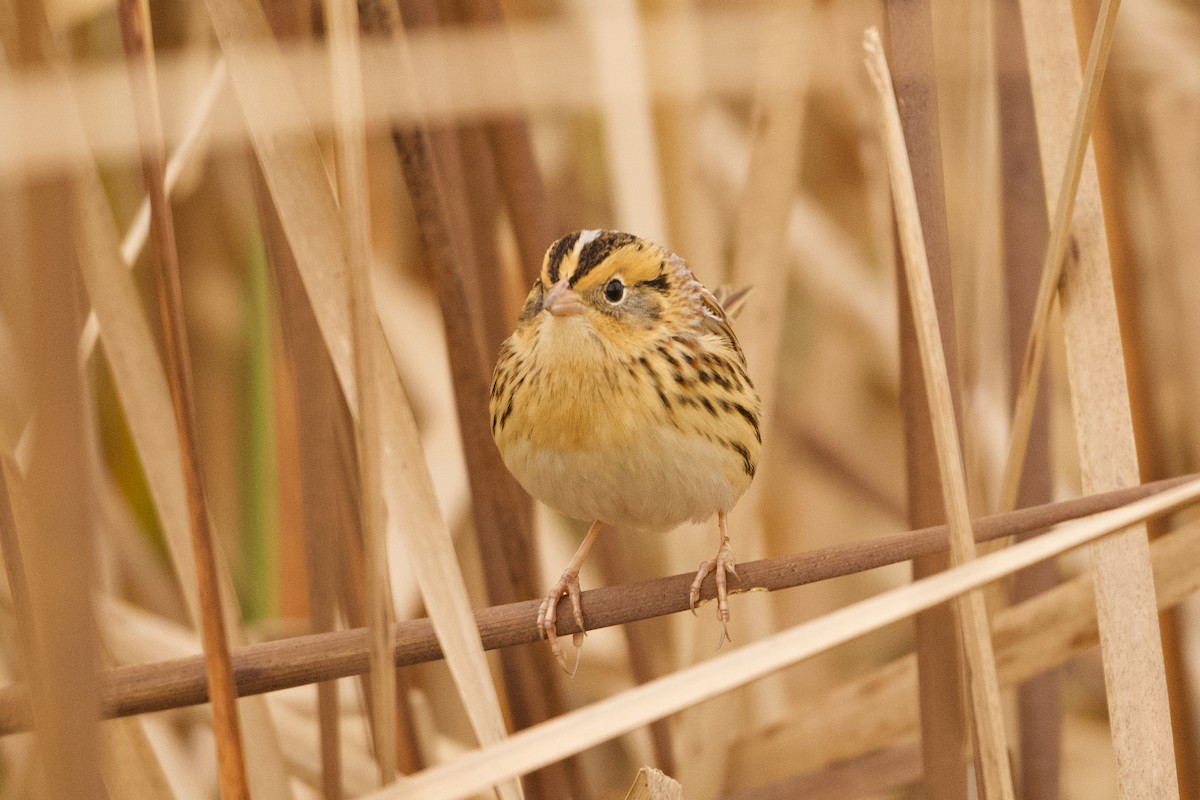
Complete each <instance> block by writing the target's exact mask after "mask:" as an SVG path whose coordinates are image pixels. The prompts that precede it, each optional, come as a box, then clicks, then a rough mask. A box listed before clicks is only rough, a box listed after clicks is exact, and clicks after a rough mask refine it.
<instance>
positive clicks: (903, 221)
mask: <svg viewBox="0 0 1200 800" xmlns="http://www.w3.org/2000/svg"><path fill="white" fill-rule="evenodd" d="M865 47H866V50H867V67H868V70H869V71H870V73H871V77H872V79H873V80H874V82H875V87H876V89H877V90H878V92H879V95H880V98H881V100H882V102H883V122H882V125H883V136H884V143H885V147H886V150H887V155H888V166H889V171H890V173H891V181H892V195H893V199H894V203H895V208H896V224H897V226H898V227H899V238H900V246H901V249H902V251H903V253H904V260H905V270H904V272H905V277H906V278H907V280H908V292H909V298H910V300H911V301H912V304H913V313H912V315H913V323H914V327H915V329H916V334H917V340H918V343H919V345H920V349H921V372H922V374H923V375H924V377H925V389H926V393H927V396H928V400H929V410H930V415H931V417H932V421H933V436H934V441H935V444H936V447H937V458H938V468H939V473H940V476H941V487H942V495H943V498H944V502H945V506H946V519H947V520H948V522H949V525H950V553H951V557H952V559H953V562H954V563H955V564H956V565H961V564H964V563H966V562H968V561H970V560H971V559H973V558H974V557H975V539H974V537H973V536H972V534H971V518H970V509H969V507H968V504H967V483H966V475H965V470H964V468H963V463H962V449H961V446H960V444H959V438H958V426H957V423H956V421H955V414H954V401H953V399H952V397H951V389H950V379H949V374H948V373H947V371H946V356H945V353H944V352H943V350H942V337H941V333H940V331H939V321H938V316H937V309H936V307H935V304H934V296H933V282H932V281H931V279H930V277H929V264H928V262H927V260H926V256H925V243H924V237H923V235H922V232H921V220H920V215H919V213H918V211H917V196H916V190H915V188H914V186H913V176H912V170H911V168H910V166H909V163H908V154H907V151H906V150H905V146H904V130H903V128H902V127H901V123H900V111H899V109H898V108H897V106H896V96H895V94H894V91H893V88H892V79H891V74H890V73H889V71H888V64H887V60H886V58H885V57H884V55H883V43H882V41H880V38H879V32H878V31H877V30H875V29H874V28H872V29H869V30H868V31H867V34H866V39H865ZM955 608H956V612H957V617H958V626H959V632H960V635H961V636H962V647H963V656H964V659H965V662H964V663H965V667H966V677H967V680H968V682H969V687H970V691H971V709H972V712H973V716H974V721H975V746H976V748H977V749H976V754H977V755H976V759H977V763H978V764H979V766H980V768H981V773H982V774H981V775H980V784H981V790H982V792H983V794H984V796H985V797H987V798H989V799H990V800H991V799H994V798H1011V797H1013V786H1012V776H1011V774H1010V771H1009V765H1008V742H1007V734H1006V733H1005V730H1004V714H1003V710H1002V708H1001V706H1000V682H999V679H998V678H997V677H996V659H995V654H994V652H993V649H992V639H991V632H990V631H989V629H988V617H987V607H986V605H985V603H984V598H983V593H982V592H972V593H970V594H968V595H966V596H964V597H962V598H959V601H958V602H957V604H956V606H955Z"/></svg>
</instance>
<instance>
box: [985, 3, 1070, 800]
mask: <svg viewBox="0 0 1200 800" xmlns="http://www.w3.org/2000/svg"><path fill="white" fill-rule="evenodd" d="M995 53H996V61H997V65H996V69H997V73H998V76H999V98H998V99H999V113H1000V118H1001V119H1003V120H1004V126H1003V130H1002V135H1001V142H1000V148H1001V179H1002V182H1003V187H1004V197H1003V208H1002V215H1001V216H1002V218H1003V236H1004V241H1003V252H1004V272H1005V282H1006V289H1007V291H1006V292H1005V295H1006V303H1007V313H1008V341H1007V350H1008V371H1009V375H1010V378H1011V377H1012V376H1016V375H1018V374H1020V370H1021V356H1022V352H1021V348H1022V347H1024V344H1025V336H1026V332H1027V331H1028V330H1029V327H1030V323H1031V321H1032V318H1033V311H1034V307H1035V304H1036V298H1037V282H1038V278H1039V275H1040V272H1039V268H1040V262H1041V260H1042V258H1043V256H1044V254H1045V252H1046V241H1047V235H1048V234H1047V229H1048V222H1047V220H1046V214H1045V207H1046V200H1045V195H1044V193H1043V190H1042V174H1041V160H1040V156H1039V153H1038V146H1037V127H1036V123H1035V121H1034V118H1033V97H1032V95H1031V89H1030V86H1029V62H1028V60H1027V59H1026V54H1025V34H1024V31H1023V30H1022V28H1021V9H1020V4H1019V0H1002V2H1000V3H999V4H997V6H996V37H995ZM1037 380H1038V381H1040V382H1042V383H1045V382H1046V380H1047V379H1046V370H1045V368H1043V369H1042V370H1041V371H1040V372H1039V374H1038V376H1037ZM1016 391H1017V386H1016V383H1015V381H1012V380H1010V386H1009V387H1008V388H1007V389H1006V390H1005V394H1006V395H1007V396H1008V397H1009V398H1010V401H1012V400H1015V399H1016ZM1049 408H1050V398H1049V396H1048V393H1047V392H1045V391H1040V392H1039V394H1038V401H1037V404H1036V405H1035V407H1034V413H1033V418H1032V422H1031V427H1030V431H1029V445H1028V447H1027V449H1026V454H1025V465H1024V468H1023V469H1022V478H1021V484H1020V491H1019V492H1018V495H1017V503H1018V506H1019V507H1027V506H1031V505H1039V504H1041V503H1045V502H1048V501H1049V500H1050V499H1051V496H1052V487H1051V475H1050V415H1049ZM1018 541H1019V539H1018ZM1058 582H1059V570H1058V565H1057V564H1055V563H1054V562H1051V561H1045V562H1042V563H1041V564H1039V565H1037V566H1036V567H1034V568H1032V569H1028V570H1025V571H1024V572H1020V573H1018V574H1017V575H1016V577H1015V578H1014V579H1013V583H1012V586H1011V587H1010V600H1011V602H1012V603H1014V604H1016V603H1021V602H1023V601H1025V600H1028V599H1029V598H1031V597H1034V596H1036V595H1038V594H1040V593H1042V592H1044V591H1047V590H1049V589H1050V588H1051V587H1053V586H1054V585H1056V584H1057V583H1058ZM1018 716H1019V723H1018V724H1019V726H1020V735H1019V739H1020V745H1021V749H1020V758H1019V769H1020V775H1019V778H1018V781H1019V785H1020V786H1021V787H1022V792H1023V793H1024V794H1025V795H1027V796H1029V795H1031V794H1032V793H1034V792H1036V793H1037V797H1039V798H1041V799H1042V800H1056V798H1057V797H1058V796H1059V792H1060V784H1061V782H1062V778H1061V772H1062V770H1061V768H1060V763H1061V750H1062V742H1061V740H1062V735H1061V731H1062V719H1063V714H1062V702H1061V690H1060V686H1059V675H1058V673H1057V672H1056V671H1049V672H1047V673H1044V674H1042V675H1038V676H1036V677H1033V678H1031V679H1030V680H1028V681H1027V682H1025V683H1024V684H1022V685H1021V686H1020V687H1019V689H1018Z"/></svg>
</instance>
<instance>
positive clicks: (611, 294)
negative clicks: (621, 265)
mask: <svg viewBox="0 0 1200 800" xmlns="http://www.w3.org/2000/svg"><path fill="white" fill-rule="evenodd" d="M624 296H625V284H623V283H621V279H620V278H613V279H612V280H611V281H609V282H608V284H607V285H605V287H604V299H606V300H608V302H610V303H619V302H621V298H622V297H624Z"/></svg>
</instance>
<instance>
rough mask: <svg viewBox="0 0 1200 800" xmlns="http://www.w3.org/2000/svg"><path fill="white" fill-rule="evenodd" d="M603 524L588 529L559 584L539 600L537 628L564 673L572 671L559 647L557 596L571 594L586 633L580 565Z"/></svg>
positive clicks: (581, 626) (573, 607) (580, 628)
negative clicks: (540, 602) (581, 597)
mask: <svg viewBox="0 0 1200 800" xmlns="http://www.w3.org/2000/svg"><path fill="white" fill-rule="evenodd" d="M602 524H603V523H601V522H600V520H596V521H595V522H593V523H592V527H591V528H589V529H588V532H587V536H584V537H583V543H582V544H580V545H579V549H578V550H576V551H575V555H573V556H572V557H571V561H570V563H569V564H567V568H566V569H565V570H563V574H562V576H561V577H560V578H559V579H558V583H556V584H554V586H552V587H550V591H549V592H548V593H547V594H546V597H545V599H543V600H542V605H541V607H540V608H539V609H538V616H537V624H538V630H539V631H540V632H541V635H542V638H544V639H547V640H549V642H550V652H552V653H553V654H554V657H555V658H557V659H558V663H559V666H561V667H562V668H563V669H564V670H566V671H567V672H573V670H568V669H567V660H566V659H565V658H563V651H562V648H561V647H559V646H558V630H557V628H558V599H559V598H560V597H562V596H563V595H564V594H565V595H569V596H570V597H571V610H572V611H573V612H574V613H575V622H576V623H578V624H579V630H580V631H581V632H584V633H586V631H584V628H583V603H582V601H581V600H580V597H579V568H580V567H582V566H583V560H584V559H585V558H587V554H588V551H589V550H591V549H592V545H593V544H595V542H596V536H597V535H599V533H600V526H601V525H602Z"/></svg>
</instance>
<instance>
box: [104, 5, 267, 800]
mask: <svg viewBox="0 0 1200 800" xmlns="http://www.w3.org/2000/svg"><path fill="white" fill-rule="evenodd" d="M118 10H119V16H120V19H121V35H122V40H123V42H124V45H125V53H126V58H127V59H128V61H129V67H130V82H131V84H132V86H133V94H134V99H135V102H134V112H135V115H136V117H137V125H138V134H139V138H140V140H141V143H142V172H143V175H144V178H145V183H146V192H147V194H148V195H149V198H150V219H151V224H150V231H151V236H152V240H153V242H154V244H155V248H154V251H153V255H154V262H155V266H156V269H155V275H156V283H157V285H158V301H159V311H160V313H161V316H162V327H163V339H164V349H165V355H166V361H167V370H166V372H167V380H168V382H169V384H170V388H171V402H172V405H173V406H174V408H175V426H176V433H177V434H178V436H179V443H180V448H181V450H182V452H183V475H184V483H185V485H186V486H187V497H188V514H189V518H190V521H191V531H192V547H193V550H194V552H195V557H196V577H197V582H198V587H199V596H200V607H201V610H202V612H203V613H202V617H201V635H202V638H203V642H204V652H205V664H206V667H207V676H208V685H209V687H210V690H211V695H212V698H213V699H212V705H213V729H214V733H215V736H216V744H217V771H218V776H219V785H220V788H221V796H222V797H223V798H226V799H227V800H230V799H232V798H246V800H249V797H250V789H249V784H248V782H247V775H246V762H245V758H244V755H243V752H242V733H241V723H240V721H239V717H238V709H237V688H236V684H235V683H234V678H233V669H232V666H231V664H230V659H229V641H228V639H227V637H226V631H225V617H224V613H223V611H222V608H221V594H220V589H219V584H218V580H217V566H216V553H215V552H214V548H213V542H212V528H211V526H210V523H209V519H208V508H207V500H206V498H205V491H204V483H203V479H202V477H201V473H200V464H199V448H198V446H197V441H196V430H195V424H194V423H195V419H196V414H195V409H194V408H193V401H192V387H191V363H190V358H189V355H188V348H187V331H186V329H185V327H184V320H183V292H182V289H181V287H180V282H179V262H178V254H177V252H176V249H175V228H174V224H173V222H172V219H171V208H170V205H169V204H168V201H167V197H166V191H165V189H164V185H163V178H164V157H163V133H162V123H161V118H160V116H159V108H158V94H157V90H156V88H155V85H154V66H153V63H154V62H153V49H152V45H151V43H150V25H149V20H148V19H147V18H146V16H145V13H144V8H143V6H142V5H141V4H140V3H139V2H137V0H120V2H119V4H118Z"/></svg>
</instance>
